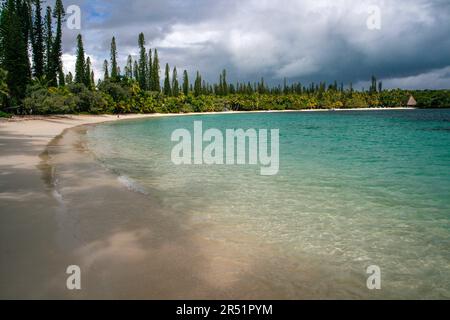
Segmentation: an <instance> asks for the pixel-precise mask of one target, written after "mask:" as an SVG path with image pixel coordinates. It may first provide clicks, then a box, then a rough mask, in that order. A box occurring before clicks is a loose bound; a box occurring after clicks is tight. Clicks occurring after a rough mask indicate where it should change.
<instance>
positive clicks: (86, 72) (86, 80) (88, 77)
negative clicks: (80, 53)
mask: <svg viewBox="0 0 450 320" xmlns="http://www.w3.org/2000/svg"><path fill="white" fill-rule="evenodd" d="M91 67H92V64H91V58H90V57H87V59H86V65H85V70H84V82H83V83H84V85H85V86H86V87H87V88H89V89H90V88H91V87H92V85H93V84H92V83H91Z"/></svg>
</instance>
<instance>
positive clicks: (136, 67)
mask: <svg viewBox="0 0 450 320" xmlns="http://www.w3.org/2000/svg"><path fill="white" fill-rule="evenodd" d="M133 78H134V80H136V81H138V82H139V65H138V62H137V61H136V60H135V61H134V64H133Z"/></svg>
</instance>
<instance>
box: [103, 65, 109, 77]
mask: <svg viewBox="0 0 450 320" xmlns="http://www.w3.org/2000/svg"><path fill="white" fill-rule="evenodd" d="M103 73H104V75H103V80H108V79H109V65H108V60H105V61H103Z"/></svg>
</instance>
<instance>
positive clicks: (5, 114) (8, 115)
mask: <svg viewBox="0 0 450 320" xmlns="http://www.w3.org/2000/svg"><path fill="white" fill-rule="evenodd" d="M11 117H12V115H11V114H9V113H6V112H3V111H0V118H11Z"/></svg>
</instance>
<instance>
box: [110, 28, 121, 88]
mask: <svg viewBox="0 0 450 320" xmlns="http://www.w3.org/2000/svg"><path fill="white" fill-rule="evenodd" d="M118 76H119V75H118V70H117V46H116V38H115V37H113V38H112V41H111V79H112V80H113V81H115V80H117V79H118Z"/></svg>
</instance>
